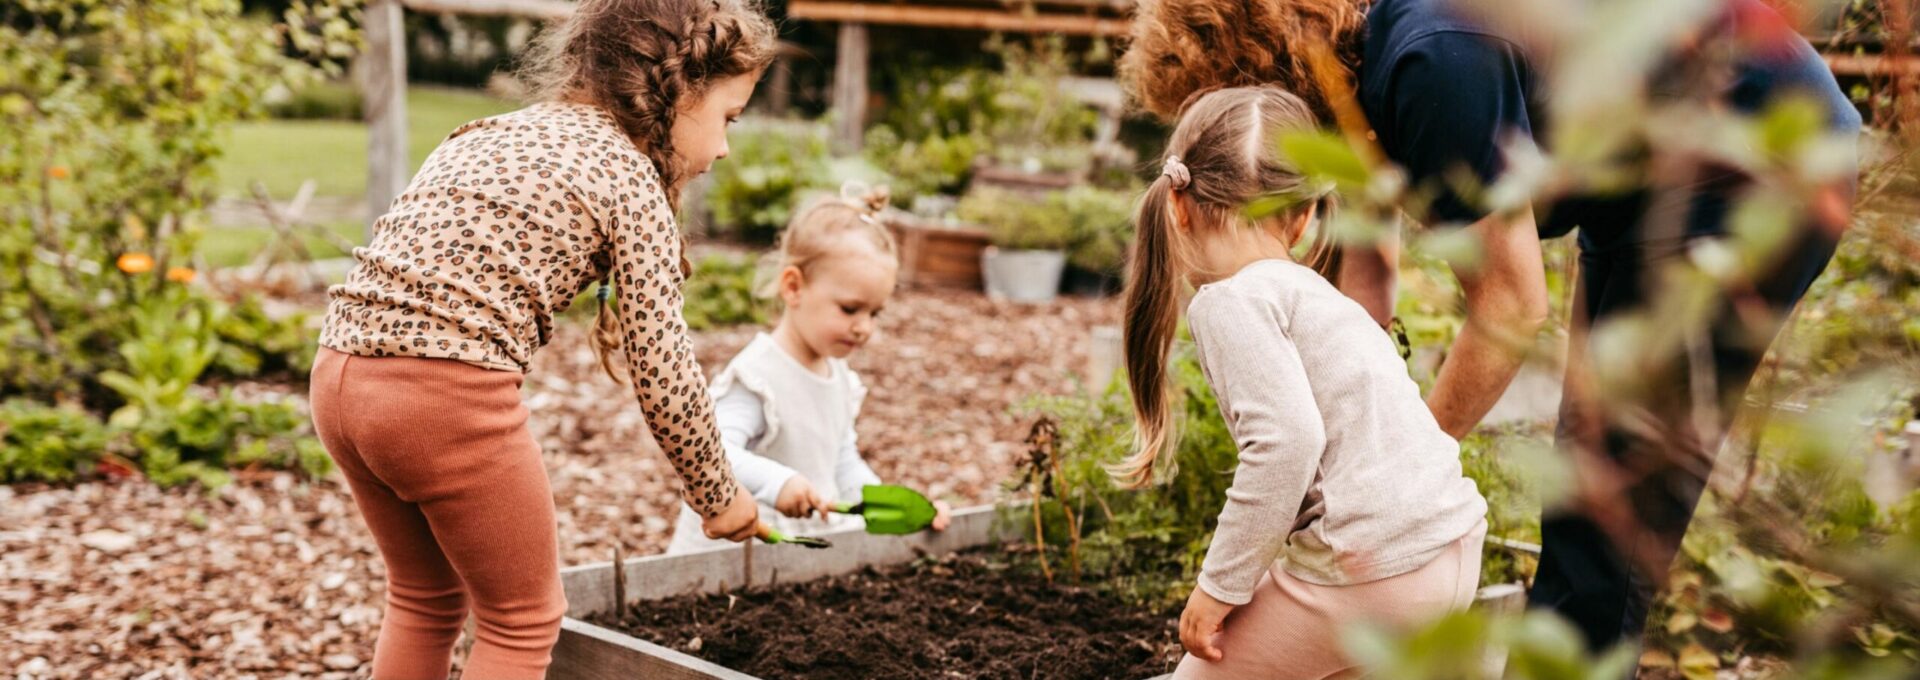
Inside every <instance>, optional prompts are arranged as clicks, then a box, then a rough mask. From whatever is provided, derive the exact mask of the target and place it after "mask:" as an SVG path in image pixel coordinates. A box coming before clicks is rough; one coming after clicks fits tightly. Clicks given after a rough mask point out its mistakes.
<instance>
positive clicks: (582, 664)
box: [547, 619, 755, 680]
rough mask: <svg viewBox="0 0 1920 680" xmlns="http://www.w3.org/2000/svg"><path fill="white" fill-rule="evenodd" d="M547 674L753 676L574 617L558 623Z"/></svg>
mask: <svg viewBox="0 0 1920 680" xmlns="http://www.w3.org/2000/svg"><path fill="white" fill-rule="evenodd" d="M547 677H550V678H557V679H564V680H632V679H633V678H648V680H653V679H655V678H658V679H659V680H707V679H710V678H711V679H715V680H755V678H754V677H753V676H751V675H747V674H745V673H741V672H739V671H734V670H730V669H727V668H726V667H724V666H720V665H719V664H715V663H711V662H708V661H703V660H701V659H697V658H694V657H692V656H688V655H686V654H682V653H680V652H676V651H674V650H671V649H668V648H666V647H662V646H660V645H656V644H653V643H651V642H647V641H646V640H642V639H639V638H636V637H632V636H629V635H622V634H620V633H617V632H614V631H611V630H607V629H605V628H601V627H599V626H596V625H593V624H590V623H587V622H585V621H579V620H575V619H565V620H563V621H561V622H560V642H559V644H556V645H554V648H553V665H552V666H550V667H548V668H547Z"/></svg>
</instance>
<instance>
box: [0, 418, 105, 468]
mask: <svg viewBox="0 0 1920 680" xmlns="http://www.w3.org/2000/svg"><path fill="white" fill-rule="evenodd" d="M106 445H107V428H106V426H105V425H103V424H102V423H101V422H100V419H99V418H97V417H95V416H94V415H93V414H91V413H87V412H86V411H85V410H83V409H80V408H78V407H75V406H71V405H64V406H49V405H46V404H42V403H39V402H35V401H30V400H26V399H9V400H7V401H6V402H5V403H4V404H0V481H4V482H24V481H36V480H37V481H45V482H63V481H68V480H71V479H73V478H74V477H75V476H77V475H82V474H86V473H87V472H89V471H91V470H92V469H93V465H94V463H95V462H96V461H98V460H99V459H100V454H101V452H102V451H103V450H105V448H106Z"/></svg>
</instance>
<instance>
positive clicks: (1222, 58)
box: [1120, 0, 1370, 122]
mask: <svg viewBox="0 0 1920 680" xmlns="http://www.w3.org/2000/svg"><path fill="white" fill-rule="evenodd" d="M1369 4H1370V3H1369V0H1140V3H1139V5H1138V7H1137V8H1136V9H1135V11H1134V18H1133V27H1132V30H1131V32H1130V36H1129V41H1128V43H1129V44H1128V47H1127V51H1126V53H1125V54H1123V55H1121V57H1120V80H1121V82H1122V83H1124V84H1125V86H1126V88H1127V91H1128V93H1129V95H1130V96H1131V97H1132V98H1133V99H1134V101H1136V102H1138V103H1139V105H1140V106H1141V108H1144V109H1146V110H1147V111H1148V112H1150V113H1152V114H1154V115H1155V116H1158V117H1159V118H1160V119H1162V120H1166V121H1172V120H1174V119H1175V118H1177V117H1178V116H1179V115H1180V109H1181V107H1182V106H1184V105H1185V104H1186V103H1187V102H1188V101H1190V100H1192V99H1193V98H1194V96H1195V95H1197V94H1201V93H1205V92H1209V91H1212V90H1216V89H1220V88H1226V87H1242V86H1250V85H1278V86H1280V87H1282V88H1285V89H1286V90H1287V91H1289V92H1292V93H1294V94H1296V95H1298V96H1299V97H1300V98H1301V99H1303V100H1305V101H1306V103H1307V106H1308V107H1309V108H1311V109H1312V110H1313V112H1314V115H1315V116H1317V117H1318V118H1319V119H1320V120H1321V121H1323V122H1330V121H1332V120H1333V113H1332V109H1331V107H1330V106H1329V105H1328V103H1327V96H1326V94H1325V93H1323V92H1322V91H1321V89H1320V87H1319V85H1318V81H1316V80H1315V79H1314V75H1313V71H1312V69H1311V67H1309V66H1308V61H1307V60H1308V54H1309V52H1308V46H1309V45H1312V44H1315V43H1318V44H1323V45H1326V46H1327V47H1329V48H1331V49H1332V51H1333V54H1334V56H1335V57H1336V59H1337V61H1338V62H1339V64H1340V67H1339V68H1340V69H1341V70H1342V71H1343V72H1342V73H1340V74H1339V75H1340V76H1342V77H1344V78H1346V79H1348V80H1349V81H1351V79H1352V69H1353V67H1354V66H1355V65H1357V64H1359V62H1360V38H1361V35H1362V33H1363V32H1364V29H1365V28H1366V22H1367V6H1368V5H1369Z"/></svg>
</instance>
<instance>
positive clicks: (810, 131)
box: [706, 120, 837, 243]
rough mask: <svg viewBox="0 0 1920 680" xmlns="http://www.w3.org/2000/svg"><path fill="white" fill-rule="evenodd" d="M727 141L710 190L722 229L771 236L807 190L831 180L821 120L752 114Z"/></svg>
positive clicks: (710, 202) (758, 239) (716, 223)
mask: <svg viewBox="0 0 1920 680" xmlns="http://www.w3.org/2000/svg"><path fill="white" fill-rule="evenodd" d="M727 145H728V147H729V148H730V149H731V153H730V154H729V155H728V156H727V158H726V160H724V161H721V162H719V163H716V164H715V165H714V166H713V186H712V188H711V189H710V190H709V191H708V192H707V196H706V202H707V205H708V207H710V208H711V209H712V210H713V224H714V230H715V231H716V232H717V233H721V234H727V235H731V236H734V237H737V238H741V239H745V240H749V241H755V242H760V243H766V242H771V241H772V240H773V238H774V235H776V234H778V233H780V230H781V229H784V228H786V226H787V222H788V221H789V220H791V219H792V217H793V211H794V209H796V208H798V207H799V204H798V203H799V200H800V198H801V195H802V193H803V192H804V191H805V190H807V189H810V188H817V187H823V186H827V182H828V181H829V178H828V175H829V174H830V173H829V165H830V164H829V154H828V152H827V134H826V130H825V128H824V127H823V126H821V125H819V124H817V123H802V122H797V121H784V120H749V121H745V122H743V123H742V124H740V125H737V126H735V127H734V129H733V131H732V132H731V133H728V135H727ZM835 188H837V187H835Z"/></svg>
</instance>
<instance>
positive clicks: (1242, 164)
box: [1114, 87, 1487, 679]
mask: <svg viewBox="0 0 1920 680" xmlns="http://www.w3.org/2000/svg"><path fill="white" fill-rule="evenodd" d="M1313 121H1314V118H1313V113H1312V111H1311V109H1310V107H1309V106H1308V104H1307V103H1305V102H1304V101H1302V100H1301V99H1300V98H1298V97H1295V96H1293V95H1291V94H1288V93H1287V92H1285V91H1283V90H1280V89H1277V88H1273V87H1240V88H1231V89H1223V90H1216V91H1212V92H1207V93H1203V94H1200V95H1198V96H1196V97H1194V98H1192V99H1190V100H1189V101H1188V103H1187V104H1186V105H1185V106H1184V107H1183V109H1182V113H1181V115H1180V118H1179V122H1178V124H1177V126H1176V127H1175V128H1174V131H1173V137H1172V139H1171V140H1170V141H1169V142H1168V145H1167V152H1166V153H1167V156H1166V158H1165V160H1164V164H1163V166H1162V172H1161V175H1160V177H1159V178H1157V179H1155V180H1154V182H1153V184H1152V185H1151V186H1149V187H1148V188H1147V192H1146V195H1145V196H1144V197H1143V198H1142V199H1141V201H1140V207H1139V211H1138V213H1137V215H1136V217H1135V232H1136V237H1135V241H1134V246H1133V257H1132V260H1131V262H1130V274H1129V276H1130V278H1129V280H1128V283H1127V291H1126V312H1125V353H1126V366H1127V379H1128V382H1129V385H1130V387H1131V388H1132V393H1133V403H1134V412H1135V416H1136V422H1137V448H1136V451H1135V453H1134V455H1133V456H1131V457H1130V458H1128V459H1127V460H1125V461H1123V462H1122V463H1121V464H1120V465H1118V466H1117V467H1116V468H1115V470H1114V474H1115V476H1116V477H1118V478H1120V479H1121V480H1122V481H1123V482H1126V483H1129V484H1132V485H1136V486H1138V485H1144V484H1148V483H1151V482H1152V480H1153V479H1154V476H1155V471H1156V468H1157V467H1165V466H1164V465H1160V464H1159V462H1160V460H1161V458H1162V457H1163V455H1164V454H1165V452H1167V451H1170V450H1172V449H1174V448H1175V445H1176V443H1177V440H1178V437H1177V436H1176V435H1175V434H1174V426H1175V423H1174V421H1173V409H1172V408H1171V405H1170V397H1169V395H1168V389H1167V385H1166V365H1167V358H1168V352H1169V350H1170V348H1171V346H1172V344H1173V340H1174V335H1175V332H1176V330H1177V327H1178V325H1179V320H1180V310H1179V307H1178V302H1179V300H1180V298H1181V297H1182V295H1183V294H1184V293H1185V291H1186V289H1187V287H1188V286H1193V287H1196V288H1197V289H1198V290H1197V291H1195V292H1194V293H1193V294H1192V299H1191V300H1190V301H1189V302H1188V303H1187V309H1186V313H1187V320H1188V324H1189V327H1190V329H1191V331H1192V334H1193V340H1194V345H1195V347H1196V350H1197V354H1198V357H1199V360H1200V366H1201V368H1202V371H1203V373H1204V374H1205V376H1206V379H1207V382H1208V384H1209V386H1210V387H1211V388H1212V389H1213V391H1214V394H1215V395H1216V396H1217V397H1218V398H1219V403H1220V410H1221V415H1222V416H1223V417H1224V418H1225V420H1226V423H1227V427H1228V429H1229V430H1230V431H1231V432H1232V434H1233V438H1234V441H1235V443H1236V445H1237V446H1238V447H1239V449H1240V457H1239V458H1240V462H1239V465H1238V466H1237V468H1236V469H1235V470H1234V471H1233V472H1232V474H1233V483H1232V486H1231V487H1229V488H1228V490H1227V503H1226V507H1224V508H1223V509H1222V510H1221V512H1220V517H1219V526H1218V528H1217V529H1216V531H1215V533H1214V536H1213V542H1212V544H1211V545H1209V546H1208V549H1207V556H1206V560H1205V561H1204V562H1203V563H1202V566H1201V573H1200V578H1199V583H1198V586H1197V587H1196V588H1194V590H1193V594H1192V596H1191V597H1190V598H1189V599H1188V601H1187V607H1186V610H1185V611H1184V612H1183V613H1182V615H1181V618H1180V639H1181V643H1182V644H1183V645H1184V646H1185V647H1186V649H1187V651H1188V652H1189V653H1188V655H1187V657H1186V658H1185V659H1183V660H1182V661H1181V664H1180V666H1179V668H1178V670H1177V671H1176V672H1175V674H1174V677H1176V678H1183V679H1184V678H1256V677H1257V678H1316V679H1317V678H1325V677H1331V676H1339V675H1344V674H1348V673H1353V672H1355V671H1360V670H1363V669H1359V668H1357V667H1356V666H1355V665H1354V664H1353V663H1351V662H1350V661H1349V660H1347V659H1346V658H1345V657H1344V656H1343V655H1342V654H1341V653H1340V647H1339V644H1338V640H1337V635H1338V634H1339V631H1340V629H1341V627H1342V626H1343V625H1345V624H1348V623H1352V622H1356V621H1368V622H1373V623H1378V624H1385V625H1406V624H1414V623H1418V622H1420V621H1421V620H1424V619H1426V618H1429V617H1433V616H1437V615H1440V614H1444V613H1446V612H1447V611H1449V610H1452V609H1457V608H1462V607H1465V606H1467V605H1468V604H1470V603H1471V602H1472V599H1473V595H1474V592H1475V590H1476V589H1477V586H1478V581H1479V574H1480V543H1481V541H1482V538H1483V537H1484V535H1485V533H1486V520H1485V516H1486V511H1487V506H1486V501H1485V500H1483V499H1482V498H1481V496H1480V493H1479V491H1478V490H1477V489H1476V488H1475V487H1474V483H1473V481H1472V480H1470V479H1467V478H1466V477H1465V476H1464V475H1463V474H1462V472H1461V466H1460V460H1459V451H1460V448H1459V445H1458V443H1457V442H1455V441H1454V440H1453V439H1452V438H1451V437H1449V436H1447V434H1446V433H1445V432H1443V431H1441V429H1440V426H1439V425H1438V423H1436V422H1435V421H1434V418H1433V415H1432V413H1431V412H1430V411H1428V410H1427V408H1426V405H1425V404H1424V403H1423V402H1422V401H1421V398H1420V391H1419V388H1418V387H1417V386H1416V385H1415V384H1414V382H1413V380H1412V379H1410V378H1409V377H1408V376H1407V373H1406V366H1405V364H1404V363H1403V362H1402V361H1401V359H1400V356H1399V354H1398V353H1397V352H1396V351H1395V348H1394V345H1393V343H1392V341H1391V340H1390V339H1389V338H1388V336H1387V335H1386V333H1384V332H1382V330H1381V329H1380V326H1379V325H1378V324H1376V323H1374V321H1373V319H1372V317H1371V316H1369V315H1368V314H1367V312H1366V310H1364V309H1362V308H1361V307H1360V305H1359V304H1357V303H1355V302H1354V301H1353V300H1351V299H1349V298H1347V297H1346V296H1345V295H1342V294H1341V293H1340V292H1339V291H1338V290H1336V289H1335V288H1334V287H1333V285H1332V284H1331V283H1329V282H1328V279H1327V277H1328V276H1330V275H1332V270H1333V269H1334V267H1335V266H1336V265H1337V263H1338V261H1339V260H1338V258H1337V257H1336V256H1335V254H1336V253H1335V250H1334V248H1333V247H1332V245H1331V239H1330V238H1329V237H1328V235H1327V233H1326V230H1325V229H1323V228H1315V223H1316V222H1324V221H1325V218H1326V214H1327V213H1326V210H1327V209H1328V208H1329V207H1330V206H1331V201H1330V199H1327V198H1326V197H1324V196H1323V195H1322V193H1321V192H1320V191H1318V190H1317V189H1316V188H1315V187H1312V186H1310V185H1309V183H1308V182H1307V181H1306V180H1305V179H1304V178H1303V177H1302V176H1301V175H1300V174H1299V172H1298V171H1297V170H1296V169H1295V168H1294V167H1293V166H1291V165H1290V164H1288V163H1287V162H1286V161H1285V160H1284V159H1283V158H1281V157H1280V154H1279V144H1278V140H1277V137H1276V135H1278V134H1279V133H1282V132H1285V131H1287V130H1297V129H1304V128H1310V127H1311V126H1312V125H1313ZM1271 196H1285V197H1289V198H1292V199H1295V200H1294V201H1293V203H1292V204H1293V205H1295V206H1297V207H1295V208H1293V209H1291V210H1287V211H1283V212H1282V213H1281V214H1278V215H1272V216H1266V217H1261V218H1258V219H1253V218H1249V217H1248V216H1247V212H1246V208H1247V206H1248V204H1249V203H1250V202H1252V201H1253V200H1254V199H1258V198H1263V197H1271ZM1309 232H1311V233H1312V241H1311V244H1310V246H1309V247H1306V248H1305V249H1304V253H1301V251H1302V248H1300V247H1299V246H1300V244H1301V243H1302V241H1303V240H1305V239H1306V237H1307V235H1308V233H1309ZM1296 253H1300V256H1299V257H1297V258H1296ZM1230 613H1231V614H1232V616H1231V618H1229V616H1228V615H1229V614H1230Z"/></svg>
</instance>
